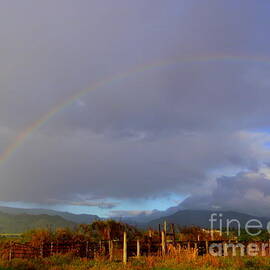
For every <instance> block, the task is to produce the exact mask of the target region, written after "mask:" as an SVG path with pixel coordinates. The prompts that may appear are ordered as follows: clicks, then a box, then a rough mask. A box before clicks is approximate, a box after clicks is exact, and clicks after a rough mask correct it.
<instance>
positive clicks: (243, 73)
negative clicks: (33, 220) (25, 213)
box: [0, 0, 270, 208]
mask: <svg viewBox="0 0 270 270" xmlns="http://www.w3.org/2000/svg"><path fill="white" fill-rule="evenodd" d="M243 6H244V7H245V8H243ZM266 7H269V3H268V2H267V1H261V2H260V4H258V3H255V2H254V1H239V2H237V3H235V1H228V0H226V1H213V0H207V1H204V2H202V3H198V1H188V2H187V1H170V2H166V3H165V2H164V1H156V0H155V1H147V2H146V1H126V0H125V1H122V0H119V1H106V3H105V2H103V1H90V2H89V1H84V0H81V1H79V2H78V3H76V4H74V1H69V0H65V1H62V0H60V1H57V3H56V2H55V1H50V0H49V1H46V2H44V1H32V0H26V1H24V3H21V2H20V1H14V2H13V3H10V1H3V2H2V8H1V9H0V36H1V44H0V56H1V59H2V60H1V63H0V71H1V72H0V85H1V88H0V151H1V150H2V151H3V150H4V149H5V148H6V147H7V146H8V145H9V144H10V143H11V142H12V139H13V138H14V137H15V136H16V134H17V133H18V132H20V130H22V129H23V128H25V127H27V126H29V125H30V124H31V123H32V122H33V121H36V120H37V119H38V118H40V116H42V115H44V114H45V113H46V112H48V111H50V109H51V108H52V107H53V106H55V105H56V104H59V102H61V101H63V100H65V99H67V98H68V97H69V96H72V95H74V93H76V92H78V91H79V90H81V89H85V88H86V87H89V86H91V85H92V84H93V83H94V82H96V81H98V80H100V79H102V78H107V77H108V76H111V75H112V74H116V73H119V72H123V71H127V70H130V69H132V68H134V67H135V66H140V65H144V64H145V63H152V62H156V61H157V60H163V59H165V60H167V59H174V57H176V56H177V57H179V58H181V57H183V58H187V57H194V56H197V55H198V56H205V55H209V56H212V55H226V54H228V55H229V54H230V55H236V56H237V55H267V54H269V47H270V46H269V45H270V44H269V42H270V39H269V38H267V33H268V29H267V23H265V22H266V21H268V20H269V16H268V14H267V13H266V12H265V10H267V9H266ZM269 67H270V64H269V63H261V62H254V61H251V60H249V61H248V59H247V60H245V61H244V60H242V61H239V59H238V60H237V59H235V60H231V61H205V62H197V63H196V62H190V63H187V62H183V63H181V62H178V63H173V61H172V64H171V65H169V66H161V67H156V68H154V69H151V70H148V71H146V72H143V73H137V74H131V75H130V76H129V77H128V78H126V79H123V80H120V81H117V82H115V83H111V84H108V85H106V86H104V87H102V88H100V89H97V90H95V91H92V92H89V94H88V95H85V96H83V97H81V98H80V99H79V100H77V101H76V102H74V103H73V104H72V105H70V106H68V107H66V108H64V109H63V110H61V111H60V112H59V113H58V114H56V115H55V116H54V117H53V118H52V119H50V120H49V121H48V122H47V123H45V124H44V125H43V126H42V127H40V128H39V129H38V130H35V132H34V133H33V134H32V135H31V136H30V137H29V138H28V139H27V141H25V142H24V144H23V145H22V146H21V147H20V148H19V149H18V150H17V151H16V152H15V153H14V154H13V155H12V157H11V158H10V159H9V160H8V161H6V162H4V163H1V164H0V166H1V167H0V177H1V188H0V196H1V200H6V201H30V202H39V203H47V202H48V200H49V198H50V199H54V200H60V201H61V200H62V201H69V202H74V203H78V202H77V201H76V198H77V197H76V196H77V195H78V194H81V195H83V196H85V197H87V196H90V197H91V196H96V197H98V198H117V199H126V198H130V199H136V198H147V197H153V196H166V194H168V193H171V192H175V193H177V194H197V193H198V191H200V192H202V193H203V194H207V193H209V192H213V190H215V188H216V185H217V183H216V181H215V179H214V178H215V177H214V176H215V175H216V174H217V172H218V174H219V175H222V174H223V172H224V173H225V172H226V171H227V170H236V171H241V170H258V169H259V168H260V166H261V164H262V163H263V162H267V161H269V153H268V152H269V151H268V150H267V149H266V148H264V144H265V143H267V141H268V139H269V138H268V136H267V135H265V134H263V133H258V130H264V131H265V130H266V129H267V128H268V127H269V117H268V115H269V113H270V107H269V99H270V92H269V89H268V88H269V82H268V80H269V79H268V77H269V76H268V74H269ZM266 188H268V187H266ZM269 190H270V189H269ZM194 196H196V195H194ZM192 198H195V197H192ZM196 198H197V197H196ZM93 203H94V204H95V202H90V203H89V205H90V204H91V205H92V204H93ZM76 205H77V204H76ZM106 206H108V205H106ZM106 206H105V207H106ZM110 206H111V205H110ZM110 206H109V207H108V208H110Z"/></svg>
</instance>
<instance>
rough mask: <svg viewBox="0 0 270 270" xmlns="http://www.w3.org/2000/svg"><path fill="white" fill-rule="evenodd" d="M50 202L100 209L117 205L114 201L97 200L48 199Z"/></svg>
mask: <svg viewBox="0 0 270 270" xmlns="http://www.w3.org/2000/svg"><path fill="white" fill-rule="evenodd" d="M48 202H49V203H52V204H62V205H63V204H65V205H74V206H88V207H97V208H100V209H112V208H114V207H116V206H117V205H118V203H115V202H99V201H68V200H55V199H52V200H48Z"/></svg>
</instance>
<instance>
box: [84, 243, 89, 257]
mask: <svg viewBox="0 0 270 270" xmlns="http://www.w3.org/2000/svg"><path fill="white" fill-rule="evenodd" d="M88 251H89V242H88V241H86V246H85V257H86V258H88Z"/></svg>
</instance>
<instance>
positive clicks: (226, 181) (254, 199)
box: [180, 169, 270, 217]
mask: <svg viewBox="0 0 270 270" xmlns="http://www.w3.org/2000/svg"><path fill="white" fill-rule="evenodd" d="M269 203H270V180H269V169H268V170H267V174H265V173H263V172H260V171H251V172H248V173H247V172H246V173H244V172H242V173H239V174H237V175H236V176H232V177H225V176H224V177H221V178H218V179H217V186H216V188H215V189H214V190H213V191H212V192H211V194H209V195H205V196H192V197H189V198H188V199H186V200H185V201H184V202H183V203H181V204H180V207H181V208H185V209H190V208H191V209H194V208H196V209H212V210H213V211H219V210H233V211H240V212H245V213H249V214H252V215H257V216H268V217H269V216H270V211H269Z"/></svg>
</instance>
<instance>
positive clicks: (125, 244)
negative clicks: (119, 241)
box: [123, 231, 127, 264]
mask: <svg viewBox="0 0 270 270" xmlns="http://www.w3.org/2000/svg"><path fill="white" fill-rule="evenodd" d="M123 263H124V264H126V263H127V232H126V231H124V241H123Z"/></svg>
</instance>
